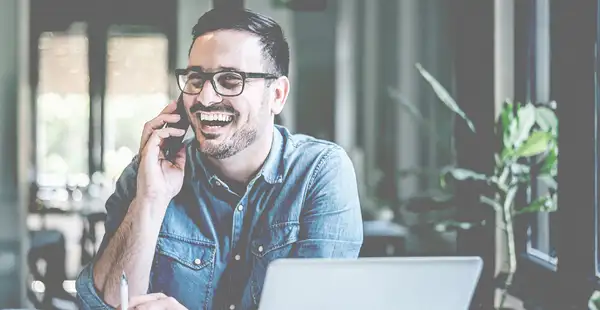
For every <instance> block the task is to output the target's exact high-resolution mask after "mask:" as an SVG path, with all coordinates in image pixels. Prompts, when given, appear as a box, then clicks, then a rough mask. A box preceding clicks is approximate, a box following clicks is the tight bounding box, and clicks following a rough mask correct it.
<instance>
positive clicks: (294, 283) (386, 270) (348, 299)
mask: <svg viewBox="0 0 600 310" xmlns="http://www.w3.org/2000/svg"><path fill="white" fill-rule="evenodd" d="M482 266H483V263H482V260H481V259H480V258H479V257H409V258H404V257H403V258H359V259H356V260H331V259H280V260H276V261H274V262H272V263H271V264H270V265H269V268H268V269H267V274H266V278H265V284H264V287H263V292H262V296H261V301H260V305H259V310H306V309H314V310H318V309H327V310H337V309H343V310H359V309H360V310H364V309H402V310H421V309H422V310H432V309H444V310H466V309H468V308H469V305H470V302H471V299H472V297H473V293H474V291H475V287H476V285H477V282H478V280H479V277H480V274H481V269H482Z"/></svg>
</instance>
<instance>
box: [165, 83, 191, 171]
mask: <svg viewBox="0 0 600 310" xmlns="http://www.w3.org/2000/svg"><path fill="white" fill-rule="evenodd" d="M175 113H177V114H179V116H181V118H180V119H179V121H178V122H177V123H172V124H170V123H167V124H165V126H164V128H166V127H174V128H178V129H183V130H186V131H187V129H188V127H189V126H190V123H189V121H188V117H187V113H186V112H185V106H184V105H183V94H180V95H179V98H178V99H177V109H176V110H175ZM184 136H185V135H183V136H181V137H168V138H166V139H165V140H164V141H163V145H162V148H163V152H164V154H165V158H166V159H167V160H169V161H173V160H174V159H175V154H177V151H179V149H180V148H181V144H182V143H183V138H184Z"/></svg>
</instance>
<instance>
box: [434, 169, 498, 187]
mask: <svg viewBox="0 0 600 310" xmlns="http://www.w3.org/2000/svg"><path fill="white" fill-rule="evenodd" d="M448 175H450V176H451V177H452V178H453V179H454V180H457V181H465V180H472V181H488V177H487V176H486V175H485V174H482V173H477V172H475V171H472V170H469V169H463V168H455V167H446V168H444V169H442V173H441V175H440V184H441V187H442V188H445V187H446V176H448Z"/></svg>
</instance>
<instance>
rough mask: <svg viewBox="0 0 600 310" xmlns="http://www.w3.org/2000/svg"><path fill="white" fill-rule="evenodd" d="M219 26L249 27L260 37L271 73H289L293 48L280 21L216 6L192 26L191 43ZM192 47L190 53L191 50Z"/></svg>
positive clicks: (243, 29)
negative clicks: (289, 44) (278, 22)
mask: <svg viewBox="0 0 600 310" xmlns="http://www.w3.org/2000/svg"><path fill="white" fill-rule="evenodd" d="M217 30H240V31H247V32H250V33H252V34H255V35H257V36H258V37H260V42H261V43H262V45H263V47H262V48H263V54H264V57H265V60H267V62H269V63H270V64H271V68H269V69H270V71H272V72H269V73H272V74H275V75H277V76H282V75H285V76H287V75H288V71H289V66H290V64H289V63H290V50H289V46H288V43H287V41H286V39H285V37H284V36H283V31H282V30H281V27H280V26H279V24H277V22H276V21H274V20H273V19H271V18H269V17H267V16H264V15H261V14H258V13H255V12H252V11H250V10H248V9H235V8H215V9H212V10H210V11H208V12H206V13H205V14H204V15H202V16H201V17H200V18H199V19H198V22H197V23H196V25H195V26H194V28H193V30H192V36H193V41H192V46H193V45H194V41H196V38H198V37H199V36H202V35H204V34H206V33H209V32H212V31H217ZM192 46H190V50H189V52H188V54H189V53H190V52H191V50H192Z"/></svg>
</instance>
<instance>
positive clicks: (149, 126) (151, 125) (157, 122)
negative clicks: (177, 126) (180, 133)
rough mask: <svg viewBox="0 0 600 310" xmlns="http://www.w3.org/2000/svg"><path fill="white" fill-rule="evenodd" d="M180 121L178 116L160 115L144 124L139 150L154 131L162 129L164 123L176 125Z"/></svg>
mask: <svg viewBox="0 0 600 310" xmlns="http://www.w3.org/2000/svg"><path fill="white" fill-rule="evenodd" d="M180 119H181V116H179V114H160V115H158V116H157V117H155V118H153V119H152V120H150V121H148V122H147V123H146V124H144V130H143V131H142V138H141V141H140V150H142V149H143V148H144V146H145V145H146V143H147V142H148V139H149V138H150V136H151V135H152V132H154V130H156V129H159V128H162V127H163V126H164V125H165V124H166V123H176V122H178V121H179V120H180Z"/></svg>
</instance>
